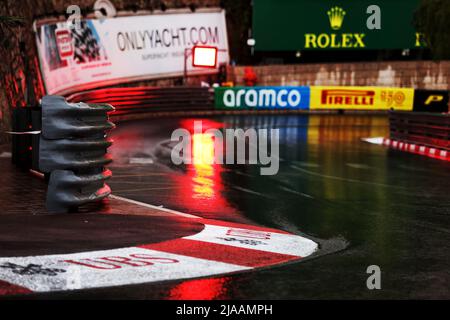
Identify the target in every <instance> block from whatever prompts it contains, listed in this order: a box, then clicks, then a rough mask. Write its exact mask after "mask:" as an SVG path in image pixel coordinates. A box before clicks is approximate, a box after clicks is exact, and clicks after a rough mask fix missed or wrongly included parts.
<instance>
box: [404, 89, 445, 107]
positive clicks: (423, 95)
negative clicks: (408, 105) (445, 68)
mask: <svg viewBox="0 0 450 320" xmlns="http://www.w3.org/2000/svg"><path fill="white" fill-rule="evenodd" d="M448 101H449V92H448V91H446V90H425V89H416V90H415V91H414V107H413V110H414V111H418V112H448V111H449V107H448Z"/></svg>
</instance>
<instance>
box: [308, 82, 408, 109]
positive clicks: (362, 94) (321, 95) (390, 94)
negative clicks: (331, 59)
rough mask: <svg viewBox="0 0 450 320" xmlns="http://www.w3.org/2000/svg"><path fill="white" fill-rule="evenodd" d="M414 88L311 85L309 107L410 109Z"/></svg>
mask: <svg viewBox="0 0 450 320" xmlns="http://www.w3.org/2000/svg"><path fill="white" fill-rule="evenodd" d="M413 101H414V89H412V88H392V87H336V86H312V87H311V103H310V109H311V110H314V109H347V110H348V109H350V110H352V109H353V110H390V109H393V110H405V111H406V110H409V111H410V110H412V108H413Z"/></svg>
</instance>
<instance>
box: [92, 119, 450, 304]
mask: <svg viewBox="0 0 450 320" xmlns="http://www.w3.org/2000/svg"><path fill="white" fill-rule="evenodd" d="M194 120H202V123H203V126H204V128H205V127H208V128H242V129H244V130H245V129H248V128H269V129H270V128H278V129H280V153H279V157H280V169H279V172H278V174H276V175H273V176H261V175H260V174H259V172H260V171H259V168H258V166H254V165H209V166H208V165H206V166H205V165H200V166H198V165H197V166H196V165H188V166H185V167H183V168H180V167H176V168H174V167H173V166H171V165H170V163H169V162H170V160H169V159H168V155H167V154H165V153H164V152H161V151H160V150H159V149H160V148H161V147H160V146H161V144H164V143H165V142H166V141H167V140H170V135H171V133H172V131H173V130H174V129H177V128H192V123H193V121H194ZM387 135H388V121H387V118H386V117H385V116H373V115H361V116H359V115H356V116H355V115H310V116H302V115H296V116H292V115H290V116H283V115H260V116H250V115H247V116H221V117H213V118H203V119H202V118H196V119H194V118H191V119H171V118H166V119H153V120H152V119H150V120H140V121H134V122H126V123H121V124H120V125H119V126H118V128H117V129H116V130H114V132H113V134H112V137H113V139H114V140H115V145H114V147H113V148H112V149H111V152H112V154H113V157H114V159H115V162H114V165H113V167H112V169H113V172H114V178H113V180H112V181H111V186H112V189H113V192H114V193H115V194H117V195H120V196H123V197H127V198H130V199H134V200H138V201H142V202H146V203H151V204H154V205H163V206H164V207H168V208H171V209H176V210H180V211H182V212H187V213H192V214H195V215H200V216H202V217H206V218H215V219H219V218H220V219H222V220H228V221H235V222H250V223H251V222H256V223H258V224H261V225H264V226H267V227H273V228H278V229H282V230H286V231H290V232H293V233H298V232H301V233H304V234H307V235H309V236H311V237H314V238H317V239H327V240H330V242H329V243H328V244H329V245H330V246H331V247H332V249H331V250H332V251H333V250H334V249H335V250H338V249H341V248H342V243H343V242H345V243H346V244H347V247H346V248H345V249H344V250H342V251H339V252H334V253H330V254H328V255H325V256H320V257H318V258H316V259H313V260H310V261H305V262H303V263H295V264H290V265H286V266H282V267H276V268H273V269H268V270H262V271H256V272H251V273H245V274H241V275H239V274H238V275H232V276H227V277H218V278H212V279H202V280H191V281H184V282H180V283H179V284H175V285H174V284H173V283H172V284H163V285H156V286H145V285H140V286H135V287H134V288H133V289H125V288H124V289H113V290H111V289H108V290H101V291H102V295H103V294H105V295H106V296H107V295H108V294H112V295H113V296H115V295H119V296H123V295H124V296H126V297H136V298H138V297H139V298H140V297H146V298H167V297H170V298H199V299H203V298H206V299H208V298H219V299H220V298H233V299H246V298H251V299H253V298H258V299H265V298H269V299H296V298H431V297H433V298H443V297H446V298H448V297H450V291H449V290H450V289H449V288H450V274H449V270H450V258H449V255H448V252H449V249H450V248H449V247H450V241H449V240H450V200H449V197H448V191H449V190H450V170H449V167H448V163H447V162H445V161H439V160H434V159H430V158H426V157H422V156H418V155H413V154H408V153H402V152H400V151H394V150H389V149H386V148H385V147H382V146H377V145H371V144H367V143H364V142H361V140H360V139H361V138H364V137H374V136H387ZM200 141H201V139H200ZM199 143H202V142H199ZM206 144H208V143H206ZM203 147H204V148H208V147H209V146H208V145H207V146H203ZM194 150H195V146H194ZM194 152H195V151H194ZM333 244H335V245H334V246H335V248H333ZM369 265H378V266H380V268H381V272H382V290H372V291H371V290H368V289H367V287H366V279H367V277H368V276H369V275H368V274H367V273H366V269H367V267H368V266H369Z"/></svg>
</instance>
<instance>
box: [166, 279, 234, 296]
mask: <svg viewBox="0 0 450 320" xmlns="http://www.w3.org/2000/svg"><path fill="white" fill-rule="evenodd" d="M227 282H228V278H213V279H199V280H191V281H185V282H183V283H181V284H179V285H177V286H175V287H173V288H172V289H171V290H170V291H169V295H168V297H167V298H168V299H169V300H212V299H225V298H227V289H226V286H225V285H226V283H227Z"/></svg>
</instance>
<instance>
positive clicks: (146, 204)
mask: <svg viewBox="0 0 450 320" xmlns="http://www.w3.org/2000/svg"><path fill="white" fill-rule="evenodd" d="M109 197H110V198H111V199H116V200H120V201H125V202H129V203H132V204H136V205H138V206H143V207H146V208H150V209H156V210H161V211H164V212H168V213H172V214H175V215H177V216H181V217H185V218H192V219H201V217H199V216H195V215H192V214H189V213H184V212H180V211H176V210H172V209H167V208H162V207H158V206H154V205H151V204H148V203H145V202H140V201H136V200H131V199H128V198H124V197H120V196H116V195H113V194H111V195H110V196H109Z"/></svg>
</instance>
